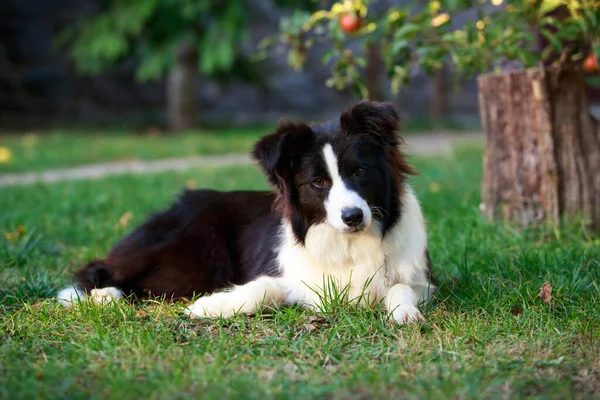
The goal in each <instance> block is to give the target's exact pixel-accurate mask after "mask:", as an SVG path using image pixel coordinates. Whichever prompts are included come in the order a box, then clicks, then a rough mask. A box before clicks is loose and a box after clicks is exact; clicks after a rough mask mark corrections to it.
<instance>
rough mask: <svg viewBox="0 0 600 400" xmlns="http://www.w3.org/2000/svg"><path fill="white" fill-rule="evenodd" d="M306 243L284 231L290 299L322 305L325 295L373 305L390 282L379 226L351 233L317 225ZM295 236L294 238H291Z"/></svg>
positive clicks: (282, 262)
mask: <svg viewBox="0 0 600 400" xmlns="http://www.w3.org/2000/svg"><path fill="white" fill-rule="evenodd" d="M311 229H313V231H312V232H309V234H308V235H307V237H306V241H305V246H302V245H299V244H297V243H296V242H295V241H294V240H293V239H292V238H291V237H290V236H287V233H286V234H284V237H283V240H282V242H283V243H282V247H281V248H280V251H279V257H278V261H279V265H280V268H281V272H282V278H283V281H284V282H285V286H286V289H287V294H288V301H290V302H293V303H304V304H308V305H317V306H318V305H320V304H321V303H322V300H323V296H325V297H327V296H333V297H335V298H339V297H340V296H341V297H343V298H345V300H348V301H360V302H361V303H366V304H373V303H375V302H377V301H380V300H381V299H382V298H383V297H384V296H385V293H386V291H387V288H388V287H389V284H390V271H388V269H387V267H386V265H385V254H384V252H383V246H382V243H381V237H380V235H378V234H376V233H375V232H376V229H378V228H377V227H374V230H373V232H372V233H369V232H367V233H365V234H361V235H355V236H348V235H339V234H336V233H335V232H332V231H331V230H330V229H329V228H328V227H326V226H316V227H314V228H311ZM289 239H292V240H289Z"/></svg>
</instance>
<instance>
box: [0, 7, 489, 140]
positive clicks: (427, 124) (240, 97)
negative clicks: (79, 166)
mask: <svg viewBox="0 0 600 400" xmlns="http://www.w3.org/2000/svg"><path fill="white" fill-rule="evenodd" d="M119 3H121V5H122V6H121V7H118V8H119V10H117V11H116V12H115V10H113V8H114V4H119ZM321 3H323V4H321ZM321 3H319V2H312V1H305V2H304V3H303V2H290V1H288V2H286V1H277V0H233V1H196V2H186V1H175V0H142V1H139V2H133V1H131V2H114V1H113V2H110V1H106V0H2V1H1V2H0V129H2V130H3V131H15V130H22V129H40V128H52V127H53V128H56V127H67V126H79V127H81V126H83V127H86V126H94V127H97V126H105V127H126V128H132V129H149V128H150V129H153V127H157V128H159V129H162V128H164V127H167V126H168V124H169V122H168V121H169V111H168V110H169V90H171V91H172V90H175V91H177V90H180V91H187V92H188V93H187V96H188V97H190V96H195V101H193V102H192V104H191V106H192V107H193V108H194V109H195V111H196V118H197V120H196V121H195V122H196V123H195V124H194V125H195V126H196V127H199V128H202V127H214V126H220V127H222V126H249V125H252V126H256V125H270V124H272V123H274V122H275V121H277V120H278V119H279V118H280V117H282V116H288V117H291V118H293V119H296V118H298V119H305V120H321V119H326V118H331V117H333V116H335V115H336V114H338V113H339V112H340V110H341V109H343V108H344V107H347V106H348V105H349V104H351V103H353V102H354V101H356V99H357V97H356V95H355V94H354V93H353V92H352V91H350V90H349V89H348V90H342V91H338V90H335V89H333V88H330V87H327V86H326V85H325V81H326V80H327V78H328V77H329V76H330V74H331V66H329V65H327V64H323V63H322V61H321V55H322V54H323V52H324V50H325V49H324V48H323V47H322V46H319V44H318V43H317V44H315V45H314V46H312V47H311V48H310V49H309V50H308V54H307V58H306V62H305V64H304V68H303V69H302V70H295V69H293V68H291V67H290V66H289V63H288V61H289V60H288V54H287V52H285V51H277V49H274V50H273V51H270V52H269V56H268V57H267V58H264V57H263V58H262V59H260V60H258V59H257V57H255V56H256V54H257V46H258V45H259V43H260V42H261V40H263V39H264V38H265V37H269V36H277V35H278V32H279V25H280V20H281V18H282V17H285V16H289V15H291V13H292V12H293V11H294V10H298V9H302V10H306V11H313V10H314V9H318V8H326V7H327V6H328V5H329V4H328V2H321ZM406 3H407V2H406V1H392V0H380V1H377V2H375V3H373V5H371V6H370V8H369V12H370V13H377V12H378V10H386V9H388V8H389V7H391V6H394V5H402V4H406ZM111 7H112V8H111ZM186 7H188V8H189V10H186ZM186 13H187V14H186ZM188 15H195V16H197V17H198V18H195V21H197V23H194V24H190V23H189V20H190V19H189V18H188ZM473 18H475V15H474V14H470V13H465V14H463V15H459V16H457V17H456V18H455V19H454V20H453V22H452V23H453V24H455V25H458V26H459V25H461V24H462V23H464V22H465V21H467V20H469V19H473ZM185 43H193V44H194V45H195V46H194V47H195V48H194V49H192V50H191V52H192V53H193V51H199V52H200V53H201V54H196V55H197V56H198V57H194V55H193V54H192V55H190V54H187V59H188V61H189V60H192V61H190V62H188V64H190V65H191V66H190V67H189V68H192V69H193V70H196V71H198V74H197V76H196V77H194V78H193V79H191V80H189V81H185V82H183V83H181V82H179V83H178V79H179V80H181V79H182V76H181V74H184V75H185V68H186V48H185ZM198 45H199V46H198ZM187 50H190V49H187ZM177 57H179V58H177ZM178 60H179V62H178ZM366 60H367V64H368V65H367V67H366V69H365V70H366V72H365V74H366V76H365V77H364V79H365V80H366V82H367V85H368V86H369V89H370V92H371V95H372V97H374V98H377V99H383V100H391V101H393V102H394V103H395V104H397V106H398V107H399V109H400V110H401V112H402V114H403V117H404V119H405V121H407V124H408V125H410V126H413V127H415V129H418V130H419V129H424V130H426V129H431V128H433V127H439V126H444V127H473V126H477V124H478V106H477V92H476V85H475V82H474V81H473V80H468V79H467V80H463V81H461V82H457V81H456V80H455V78H454V77H453V76H452V74H451V72H450V71H448V70H447V69H444V70H442V71H440V72H439V73H437V74H435V75H434V76H433V77H430V76H427V75H425V74H424V73H419V74H417V75H416V76H414V77H412V79H411V82H410V85H409V86H408V87H405V88H403V89H402V90H401V91H400V93H399V94H398V95H392V94H391V93H390V90H389V87H390V85H389V82H388V81H387V80H386V73H385V70H384V68H383V66H382V64H381V60H380V58H379V57H378V54H377V52H376V51H374V52H372V54H371V53H369V54H366ZM196 63H198V64H196ZM182 70H183V72H182ZM178 74H179V75H178ZM183 79H184V80H185V76H184V78H183ZM169 82H171V84H169ZM190 82H191V83H190ZM458 84H460V85H458ZM177 85H179V89H178V88H177ZM191 91H193V93H190V92H191ZM171 96H175V97H179V98H180V99H182V100H180V102H181V101H183V102H185V101H186V100H185V99H186V97H185V96H186V94H185V93H184V94H180V95H177V94H171ZM175 101H176V100H175ZM433 122H435V124H434V123H433Z"/></svg>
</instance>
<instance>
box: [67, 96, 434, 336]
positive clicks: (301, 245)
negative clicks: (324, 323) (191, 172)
mask: <svg viewBox="0 0 600 400" xmlns="http://www.w3.org/2000/svg"><path fill="white" fill-rule="evenodd" d="M398 126H399V116H398V114H397V113H396V111H395V110H394V108H393V106H392V105H391V104H389V103H376V102H367V101H363V102H359V103H357V104H356V105H354V106H353V107H352V108H351V109H349V110H347V111H345V112H344V113H342V114H341V116H340V118H339V119H336V120H332V121H328V122H325V123H322V124H314V125H306V124H303V123H297V124H296V123H291V122H282V123H280V124H279V125H278V127H277V129H276V131H275V132H274V133H271V134H269V135H266V136H264V137H263V138H262V139H261V140H260V141H258V143H257V144H256V145H255V147H254V149H253V152H252V155H253V158H254V159H255V160H256V161H257V162H258V163H259V164H260V166H261V167H262V169H263V170H264V172H265V174H266V176H267V179H268V182H269V184H270V185H271V186H273V187H274V188H275V189H276V190H275V192H253V191H234V192H217V191H212V190H188V191H186V192H184V193H183V195H182V196H181V197H180V199H179V200H178V201H177V202H176V203H175V204H174V205H172V206H171V208H169V209H168V210H166V211H164V212H161V213H158V214H155V215H154V216H152V217H151V218H150V219H149V220H148V221H147V222H145V223H144V224H143V225H142V226H140V227H139V228H137V229H136V230H135V231H133V232H132V233H130V234H129V235H128V236H126V237H125V238H124V239H123V240H122V241H121V242H120V243H118V244H117V245H116V247H115V248H114V249H113V250H112V251H111V252H110V253H109V254H108V256H107V257H106V258H105V259H103V260H95V261H91V262H89V263H88V264H87V265H86V266H85V267H84V268H83V269H82V270H81V271H79V272H77V273H76V275H75V280H76V284H75V285H74V286H72V287H69V288H66V289H63V290H62V291H61V292H60V293H59V295H58V298H59V301H60V302H61V303H62V304H63V305H66V306H70V305H72V304H73V303H74V302H77V301H80V300H84V299H90V300H92V301H95V302H97V303H105V302H109V301H112V300H115V299H119V298H121V297H122V296H123V294H135V295H138V296H147V295H151V296H162V295H165V296H167V297H170V298H186V297H188V298H189V297H192V296H194V295H195V294H207V295H205V296H204V297H200V298H198V300H196V301H195V302H194V303H192V304H191V305H189V306H188V308H187V309H186V313H187V314H189V315H190V316H192V317H200V318H204V317H219V316H222V317H229V316H233V315H234V314H236V313H247V314H252V313H256V312H258V311H259V310H264V309H266V308H268V307H270V306H273V305H275V306H283V305H286V304H299V305H302V306H307V307H313V308H317V309H318V308H320V307H321V306H322V305H323V300H324V296H325V292H327V291H328V290H331V285H333V286H334V287H335V288H337V289H338V290H339V291H342V290H343V291H344V294H345V296H347V300H348V301H358V302H359V303H360V304H364V305H372V304H373V303H376V302H380V301H383V303H384V305H385V307H386V309H387V310H388V311H389V312H390V313H391V315H392V317H393V318H394V319H395V320H396V321H397V322H398V323H400V324H403V323H407V322H410V321H413V320H419V319H422V316H421V313H420V312H419V310H418V308H417V306H418V304H419V302H420V301H423V300H427V299H429V298H430V296H431V295H432V294H433V291H434V290H435V286H434V285H433V284H432V280H431V276H430V260H429V253H428V250H427V234H426V231H425V224H424V220H423V215H422V213H421V208H420V206H419V203H418V201H417V198H416V197H415V194H414V192H413V190H412V189H411V188H410V186H409V185H408V183H407V182H406V178H407V176H408V175H410V174H411V173H412V170H411V168H410V167H409V166H408V165H407V164H406V162H405V159H404V156H403V154H402V153H401V151H400V149H399V144H400V143H399V138H398V136H397V130H398Z"/></svg>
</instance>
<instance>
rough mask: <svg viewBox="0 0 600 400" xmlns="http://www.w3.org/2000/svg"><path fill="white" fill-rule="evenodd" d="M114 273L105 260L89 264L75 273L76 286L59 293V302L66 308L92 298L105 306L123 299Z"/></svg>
mask: <svg viewBox="0 0 600 400" xmlns="http://www.w3.org/2000/svg"><path fill="white" fill-rule="evenodd" d="M116 286H117V282H116V280H115V278H114V276H113V273H112V271H111V270H110V268H109V267H108V266H107V265H106V263H105V262H104V261H103V260H93V261H90V262H88V263H87V264H86V265H85V266H84V267H83V268H82V269H81V270H79V271H78V272H77V273H75V284H74V285H72V286H69V287H66V288H64V289H62V290H61V291H60V292H58V295H57V296H56V297H57V300H58V302H59V303H60V304H62V305H63V306H65V307H71V306H73V305H74V304H75V303H78V302H82V301H85V300H87V299H88V298H91V299H92V300H93V301H94V302H95V303H99V304H105V303H108V302H110V301H112V300H118V299H120V298H121V297H123V293H122V292H121V290H120V289H119V288H117V287H116Z"/></svg>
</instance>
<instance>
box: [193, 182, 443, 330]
mask: <svg viewBox="0 0 600 400" xmlns="http://www.w3.org/2000/svg"><path fill="white" fill-rule="evenodd" d="M402 204H403V207H402V217H401V220H400V221H399V222H398V223H397V224H396V225H395V226H394V227H392V228H391V229H390V230H389V231H388V233H387V234H386V235H385V237H384V238H383V239H382V237H381V233H380V232H381V229H380V227H379V225H378V224H377V223H374V224H371V225H370V226H369V228H368V229H366V230H365V231H363V232H360V233H353V234H344V233H342V232H339V231H338V230H337V229H336V228H335V227H332V226H330V225H329V224H328V223H322V224H317V225H314V226H312V227H310V228H309V230H308V233H307V235H306V240H305V246H302V245H300V244H299V243H297V240H296V238H295V237H294V235H293V233H292V229H291V227H290V226H289V224H287V223H285V224H284V225H283V226H282V229H281V233H280V234H281V245H280V248H279V254H278V261H279V266H280V268H281V274H282V275H281V277H278V278H272V277H266V276H264V277H261V278H259V279H257V280H255V281H253V282H250V283H248V284H246V285H242V286H236V287H234V288H233V289H231V290H229V291H226V292H221V293H215V294H212V295H210V296H207V297H202V298H200V299H199V300H197V301H196V302H195V303H194V304H192V305H191V306H190V307H189V310H188V311H187V313H188V314H189V315H191V316H193V317H207V316H218V315H222V316H231V315H233V314H234V313H235V312H241V313H254V312H256V311H257V310H261V309H263V308H264V306H265V305H268V304H272V303H275V304H278V305H282V304H302V305H305V306H309V307H316V308H321V307H322V306H323V304H322V296H323V293H324V292H325V291H326V287H327V285H328V283H329V282H333V283H335V285H336V286H337V287H338V289H344V288H347V290H348V291H349V298H350V300H352V299H358V298H360V300H361V303H371V304H372V303H374V302H377V301H381V300H384V302H385V305H386V308H387V309H388V311H389V312H390V313H392V316H393V318H394V319H395V320H396V321H397V322H398V323H400V324H403V323H407V322H410V321H413V320H419V319H422V316H421V314H420V312H419V310H418V309H417V305H418V304H419V302H420V301H423V300H427V299H429V297H430V296H431V293H432V292H433V290H434V288H433V287H431V286H430V284H429V281H428V279H427V276H426V274H427V272H426V268H427V261H426V258H425V249H426V248H427V235H426V232H425V224H424V220H423V215H422V213H421V208H420V206H419V202H418V201H417V198H416V197H415V194H414V192H413V191H412V189H411V188H410V187H409V186H408V185H407V186H406V188H405V191H404V195H403V198H402Z"/></svg>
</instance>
